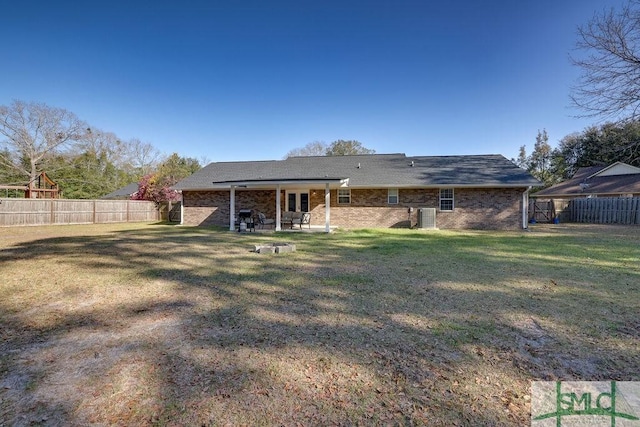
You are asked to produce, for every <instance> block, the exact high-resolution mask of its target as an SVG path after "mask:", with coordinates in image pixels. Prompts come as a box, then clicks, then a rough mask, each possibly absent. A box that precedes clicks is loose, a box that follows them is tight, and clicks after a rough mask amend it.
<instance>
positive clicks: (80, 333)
mask: <svg viewBox="0 0 640 427" xmlns="http://www.w3.org/2000/svg"><path fill="white" fill-rule="evenodd" d="M281 241H286V242H292V243H295V244H296V245H297V251H296V252H295V253H289V254H280V255H276V254H269V255H265V254H256V253H253V252H251V249H252V248H253V245H254V244H258V243H267V242H281ZM639 242H640V227H635V228H634V227H632V228H629V227H614V226H611V227H602V226H588V225H580V226H577V225H564V224H563V225H557V226H536V227H533V229H532V230H531V231H529V232H480V231H477V232H473V231H467V232H464V231H459V232H454V231H429V232H427V231H420V230H375V231H374V230H361V231H352V232H346V231H338V232H335V233H332V234H328V235H327V234H308V233H278V234H273V233H257V234H254V233H247V234H238V233H233V232H228V231H224V230H221V229H207V228H188V227H176V226H170V225H162V224H160V225H158V224H117V225H102V226H93V225H91V226H59V227H25V228H4V229H0V277H1V280H0V295H1V298H0V425H5V424H6V425H14V424H17V425H30V424H44V425H61V426H62V425H87V424H92V423H93V424H96V425H251V426H254V425H297V424H299V425H371V424H382V425H389V424H390V425H394V424H396V425H446V426H451V425H514V426H521V425H528V423H529V417H530V390H529V388H530V384H531V381H533V380H556V379H562V380H569V379H576V380H578V379H579V380H604V379H611V380H635V381H640V373H639V370H638V367H639V366H640V317H639V315H638V313H640V247H639Z"/></svg>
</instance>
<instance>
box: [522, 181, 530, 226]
mask: <svg viewBox="0 0 640 427" xmlns="http://www.w3.org/2000/svg"><path fill="white" fill-rule="evenodd" d="M531 188H532V187H531V186H529V187H528V188H527V189H526V191H525V192H524V193H522V229H523V230H526V229H527V228H528V224H529V192H530V191H531Z"/></svg>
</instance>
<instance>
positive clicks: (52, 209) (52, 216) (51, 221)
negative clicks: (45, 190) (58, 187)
mask: <svg viewBox="0 0 640 427" xmlns="http://www.w3.org/2000/svg"><path fill="white" fill-rule="evenodd" d="M49 200H51V220H50V221H49V223H50V224H51V225H53V224H55V219H56V214H55V208H54V203H55V199H49Z"/></svg>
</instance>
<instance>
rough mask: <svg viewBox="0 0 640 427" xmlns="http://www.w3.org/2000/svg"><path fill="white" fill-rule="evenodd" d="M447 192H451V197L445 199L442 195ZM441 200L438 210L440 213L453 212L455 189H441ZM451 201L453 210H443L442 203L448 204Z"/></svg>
mask: <svg viewBox="0 0 640 427" xmlns="http://www.w3.org/2000/svg"><path fill="white" fill-rule="evenodd" d="M445 191H447V192H448V191H451V197H443V195H442V193H443V192H445ZM438 193H439V196H438V197H439V200H438V208H439V210H440V212H453V211H454V210H455V206H456V203H455V198H456V195H455V191H454V190H453V188H441V189H440V190H439V191H438ZM448 201H451V209H442V202H448Z"/></svg>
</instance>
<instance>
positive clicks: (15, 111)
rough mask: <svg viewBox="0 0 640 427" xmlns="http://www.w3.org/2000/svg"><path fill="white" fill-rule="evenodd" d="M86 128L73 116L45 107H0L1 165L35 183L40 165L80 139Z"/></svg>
mask: <svg viewBox="0 0 640 427" xmlns="http://www.w3.org/2000/svg"><path fill="white" fill-rule="evenodd" d="M86 129H87V126H86V124H85V123H84V122H82V121H81V120H80V119H78V117H76V115H75V114H73V113H71V112H69V111H67V110H64V109H61V108H54V107H50V106H48V105H46V104H39V103H35V102H31V103H27V102H23V101H13V102H12V103H11V104H10V105H8V106H7V105H2V106H0V136H1V137H2V139H1V140H0V163H1V164H2V165H3V166H4V167H7V168H10V169H13V170H15V171H16V172H18V173H19V174H21V175H24V176H25V177H28V178H29V180H30V181H31V180H34V179H35V178H36V177H37V176H38V174H39V173H40V172H42V170H41V164H42V162H43V161H44V160H45V159H46V158H47V157H50V156H52V155H54V154H56V153H59V152H61V151H63V150H64V149H67V148H70V146H72V145H73V144H75V143H77V142H78V141H79V140H81V139H82V137H83V136H84V134H85V133H86Z"/></svg>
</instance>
